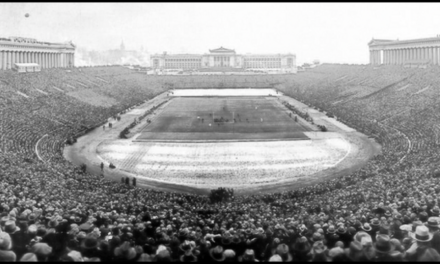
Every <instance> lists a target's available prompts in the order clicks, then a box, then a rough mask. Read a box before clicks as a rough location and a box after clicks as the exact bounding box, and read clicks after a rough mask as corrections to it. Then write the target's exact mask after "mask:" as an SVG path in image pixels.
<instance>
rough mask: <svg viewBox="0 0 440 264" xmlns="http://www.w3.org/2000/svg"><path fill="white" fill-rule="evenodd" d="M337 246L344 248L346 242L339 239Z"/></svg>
mask: <svg viewBox="0 0 440 264" xmlns="http://www.w3.org/2000/svg"><path fill="white" fill-rule="evenodd" d="M335 247H340V248H344V247H345V245H344V242H342V241H340V240H339V241H337V242H336V243H335Z"/></svg>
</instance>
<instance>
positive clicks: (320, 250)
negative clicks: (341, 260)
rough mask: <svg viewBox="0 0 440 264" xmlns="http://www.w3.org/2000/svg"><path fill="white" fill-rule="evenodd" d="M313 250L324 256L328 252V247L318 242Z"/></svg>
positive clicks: (314, 244)
mask: <svg viewBox="0 0 440 264" xmlns="http://www.w3.org/2000/svg"><path fill="white" fill-rule="evenodd" d="M312 249H313V252H315V253H316V254H322V253H324V252H325V251H326V250H327V247H326V246H325V245H324V243H323V242H322V241H316V242H315V243H313V247H312Z"/></svg>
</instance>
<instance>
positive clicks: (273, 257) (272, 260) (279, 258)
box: [269, 254, 283, 262]
mask: <svg viewBox="0 0 440 264" xmlns="http://www.w3.org/2000/svg"><path fill="white" fill-rule="evenodd" d="M269 262H283V259H282V258H281V256H280V255H278V254H275V255H273V256H272V257H270V259H269Z"/></svg>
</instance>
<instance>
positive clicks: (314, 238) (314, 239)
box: [312, 232, 322, 242]
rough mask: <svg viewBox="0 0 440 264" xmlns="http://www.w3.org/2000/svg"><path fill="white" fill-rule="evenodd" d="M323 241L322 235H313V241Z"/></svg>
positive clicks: (316, 233)
mask: <svg viewBox="0 0 440 264" xmlns="http://www.w3.org/2000/svg"><path fill="white" fill-rule="evenodd" d="M321 240H322V235H321V233H318V232H315V233H313V236H312V241H313V242H316V241H321Z"/></svg>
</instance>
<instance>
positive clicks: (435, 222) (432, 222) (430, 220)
mask: <svg viewBox="0 0 440 264" xmlns="http://www.w3.org/2000/svg"><path fill="white" fill-rule="evenodd" d="M426 225H427V226H428V227H431V228H438V227H439V222H438V217H435V216H431V217H430V218H428V222H427V223H426Z"/></svg>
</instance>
